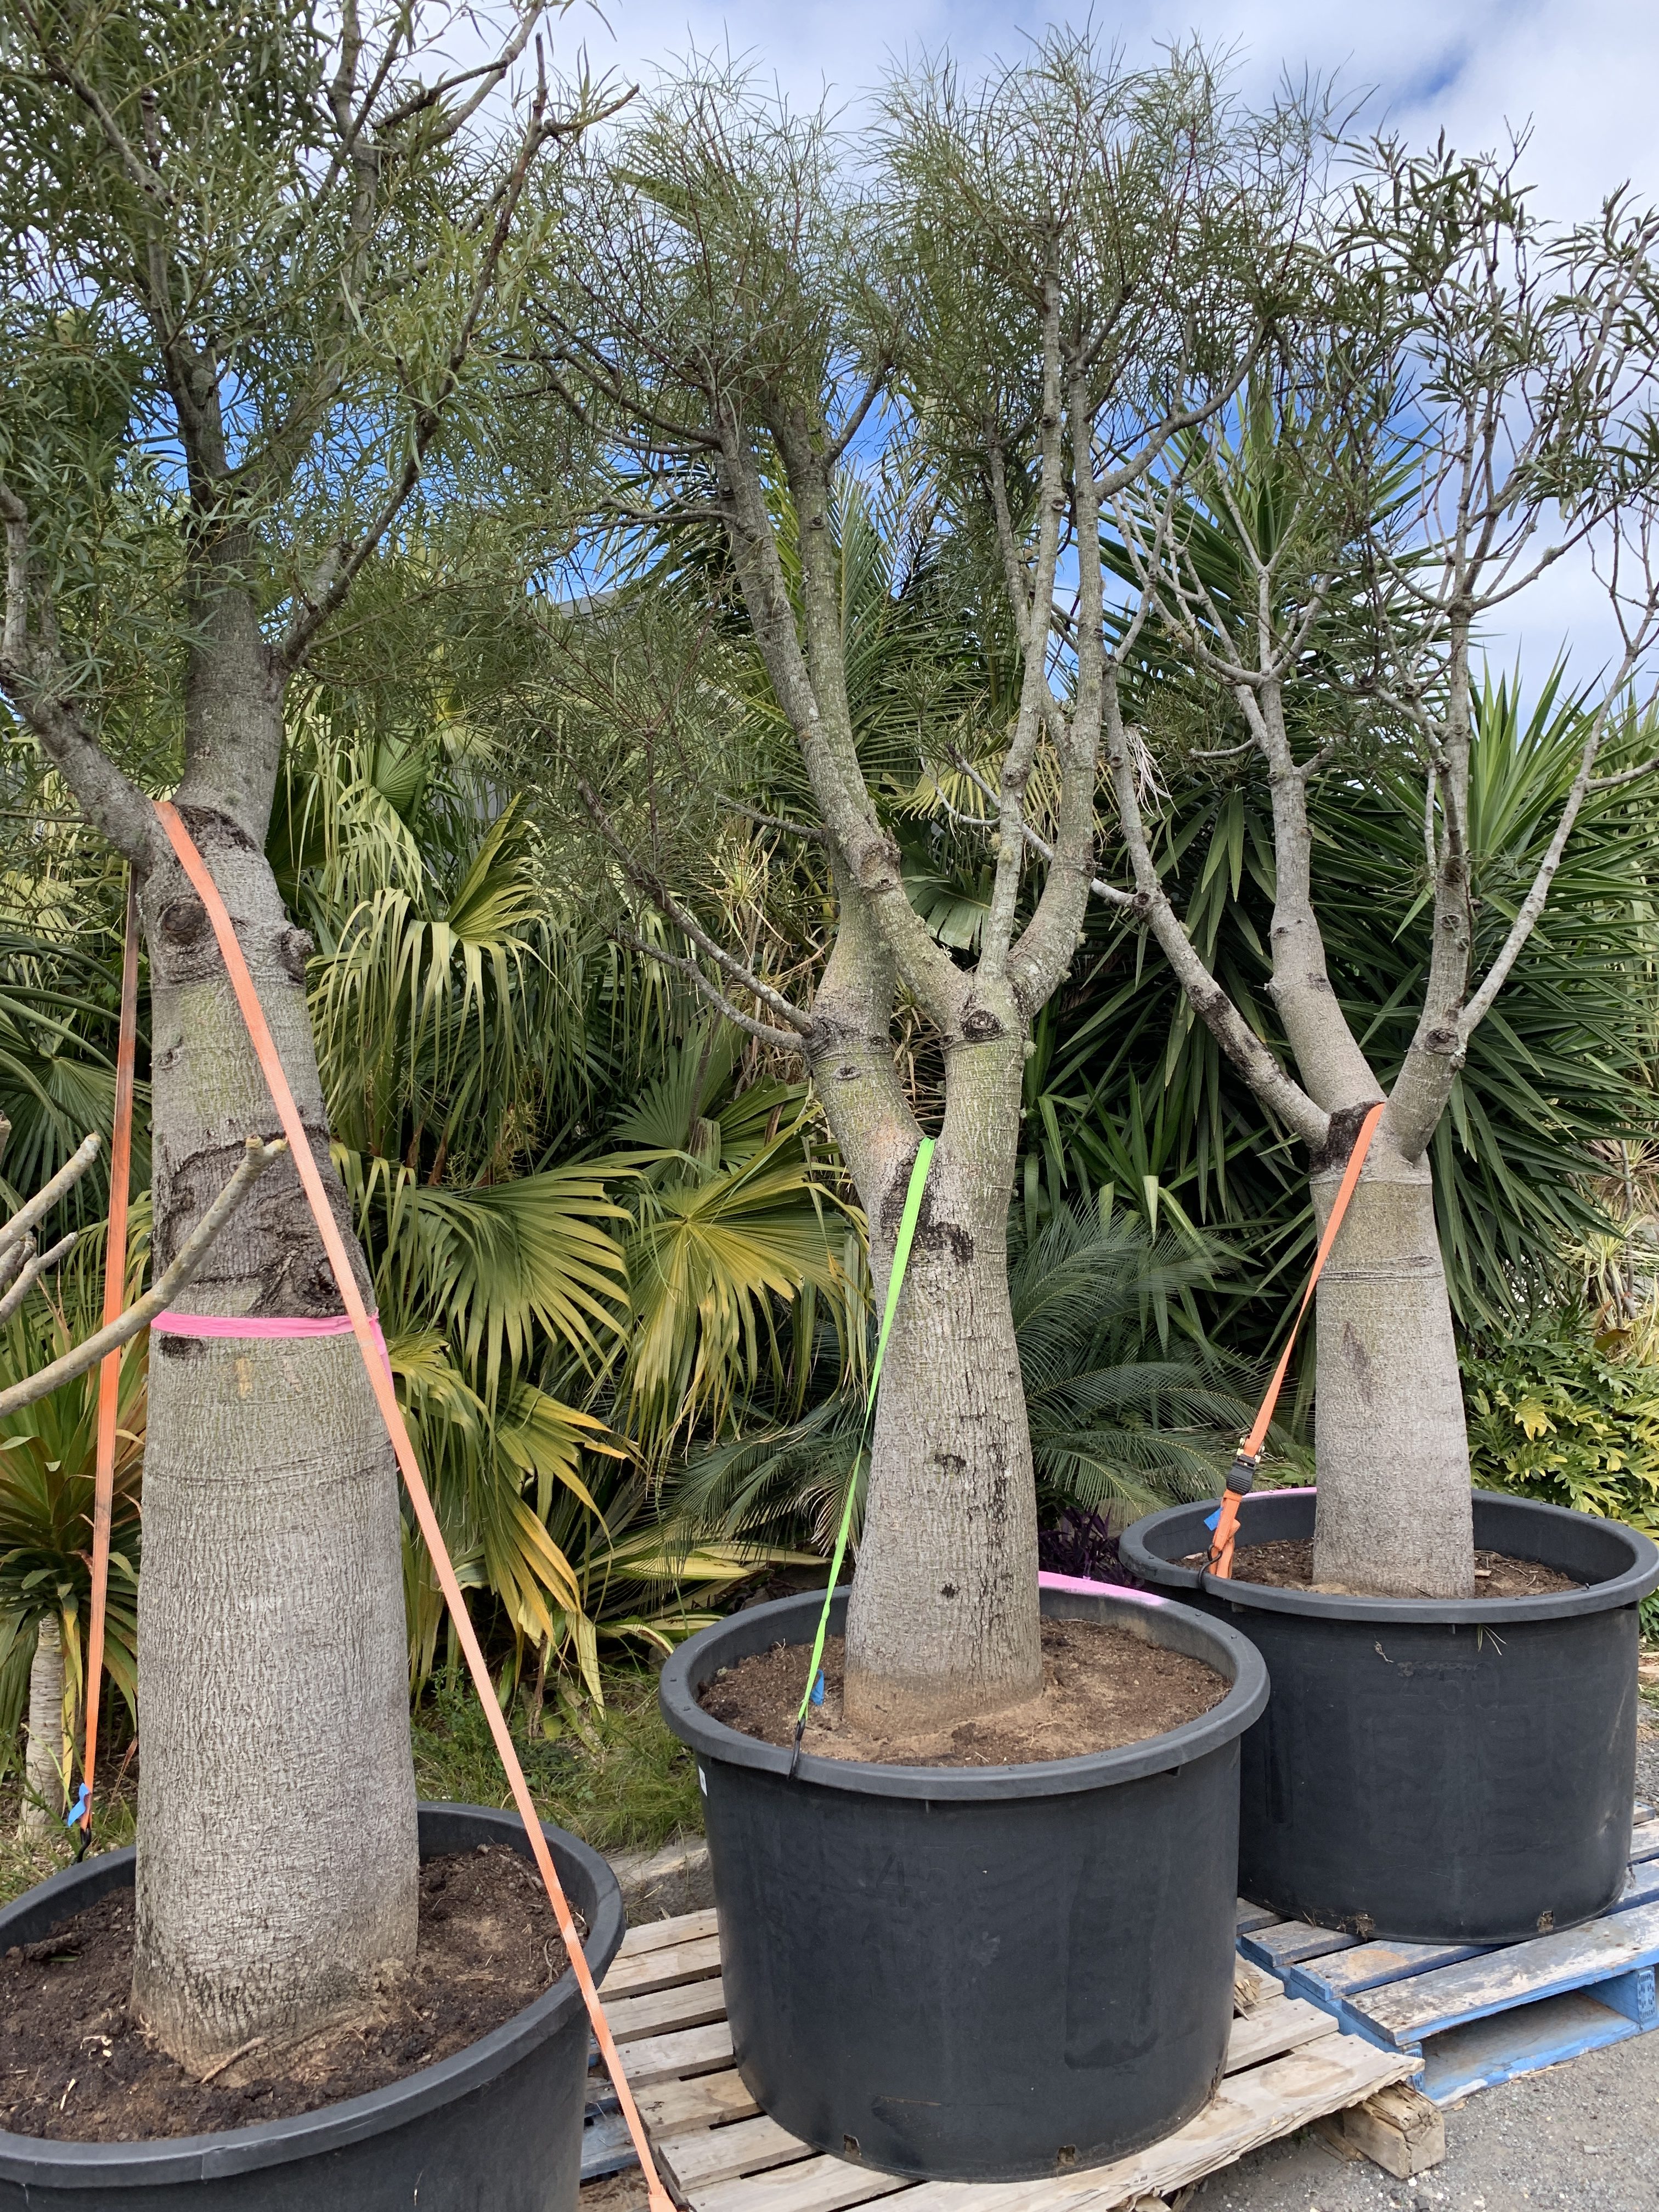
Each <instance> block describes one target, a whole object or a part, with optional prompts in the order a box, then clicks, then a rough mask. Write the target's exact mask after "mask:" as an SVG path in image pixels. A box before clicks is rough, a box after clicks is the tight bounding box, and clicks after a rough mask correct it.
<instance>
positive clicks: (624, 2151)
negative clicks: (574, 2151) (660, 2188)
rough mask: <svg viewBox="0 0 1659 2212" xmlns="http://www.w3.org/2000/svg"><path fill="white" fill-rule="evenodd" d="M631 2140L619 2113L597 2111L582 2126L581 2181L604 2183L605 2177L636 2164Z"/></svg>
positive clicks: (636, 2157)
mask: <svg viewBox="0 0 1659 2212" xmlns="http://www.w3.org/2000/svg"><path fill="white" fill-rule="evenodd" d="M639 2162H640V2160H639V2154H638V2152H637V2151H635V2148H634V2138H633V2136H630V2135H629V2132H628V2123H627V2121H626V2120H625V2119H623V2116H622V2114H621V2113H620V2112H596V2113H594V2114H593V2115H592V2118H589V2119H588V2120H586V2122H584V2124H583V2126H582V2163H581V2178H582V2179H583V2180H584V2181H603V2180H604V2179H605V2176H606V2175H607V2174H611V2173H622V2172H625V2171H626V2170H627V2168H628V2167H629V2166H637V2165H638V2164H639Z"/></svg>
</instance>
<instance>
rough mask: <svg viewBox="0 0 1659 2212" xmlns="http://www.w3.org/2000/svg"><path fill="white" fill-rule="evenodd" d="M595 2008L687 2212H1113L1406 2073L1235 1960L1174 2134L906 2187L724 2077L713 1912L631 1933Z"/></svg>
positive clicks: (727, 2072)
mask: <svg viewBox="0 0 1659 2212" xmlns="http://www.w3.org/2000/svg"><path fill="white" fill-rule="evenodd" d="M604 1995H605V2015H606V2017H607V2019H608V2020H609V2021H610V2022H611V2033H612V2034H613V2035H615V2037H616V2039H617V2043H618V2044H619V2045H621V2047H622V2055H623V2062H624V2063H625V2064H626V2066H627V2068H628V2075H629V2081H630V2082H631V2083H632V2085H633V2088H634V2093H635V2097H636V2098H637V2100H638V2101H639V2107H640V2112H641V2117H642V2118H643V2119H644V2121H645V2124H646V2126H647V2128H648V2129H649V2130H650V2133H651V2138H652V2142H653V2146H654V2147H655V2149H656V2152H657V2155H658V2158H659V2162H660V2164H661V2166H662V2168H663V2172H664V2179H665V2180H666V2181H667V2183H668V2185H669V2186H670V2187H671V2189H672V2190H673V2191H674V2192H675V2193H676V2195H677V2196H678V2198H679V2200H680V2201H681V2203H684V2205H686V2206H688V2207H690V2212H842V2208H844V2207H850V2206H853V2205H859V2204H867V2203H872V2202H873V2201H874V2200H875V2199H876V2198H877V2197H894V2198H896V2199H899V2200H902V2212H1082V2208H1083V2207H1085V2206H1086V2207H1087V2208H1088V2212H1112V2208H1113V2207H1115V2206H1120V2205H1132V2204H1133V2203H1136V2202H1137V2200H1139V2199H1140V2198H1142V2197H1148V2196H1152V2197H1159V2196H1163V2195H1164V2194H1166V2193H1168V2192H1171V2191H1176V2190H1178V2189H1181V2188H1183V2187H1184V2186H1185V2185H1187V2184H1188V2182H1191V2181H1197V2180H1200V2179H1202V2177H1203V2176H1204V2175H1206V2174H1207V2173H1213V2172H1217V2171H1218V2169H1219V2168H1221V2167H1223V2166H1231V2164H1232V2163H1233V2161H1234V2160H1235V2159H1237V2158H1242V2157H1243V2154H1244V2153H1245V2152H1246V2151H1249V2150H1254V2149H1255V2148H1257V2146H1258V2145H1260V2144H1261V2143H1266V2142H1273V2141H1274V2140H1276V2139H1277V2138H1278V2137H1279V2136H1287V2135H1290V2134H1291V2133H1293V2132H1294V2131H1295V2130H1297V2128H1303V2127H1306V2126H1307V2125H1308V2124H1310V2122H1311V2121H1313V2120H1316V2119H1318V2118H1321V2117H1322V2115H1324V2114H1326V2113H1330V2112H1340V2111H1342V2110H1343V2109H1344V2108H1345V2107H1346V2106H1352V2105H1357V2104H1359V2103H1361V2102H1363V2101H1364V2100H1365V2099H1367V2098H1369V2097H1371V2096H1373V2095H1374V2094H1375V2093H1376V2092H1377V2091H1379V2090H1381V2089H1383V2088H1386V2087H1389V2085H1391V2084H1393V2083H1395V2082H1400V2081H1406V2080H1407V2078H1408V2077H1409V2076H1410V2075H1412V2074H1413V2073H1414V2072H1415V2070H1416V2068H1417V2065H1418V2061H1417V2059H1416V2058H1415V2057H1409V2056H1407V2055H1406V2054H1405V2053H1403V2052H1401V2051H1383V2050H1382V2049H1379V2048H1378V2046H1377V2045H1376V2044H1375V2043H1373V2042H1370V2041H1368V2040H1366V2039H1364V2038H1363V2037H1359V2036H1356V2035H1349V2034H1344V2033H1341V2032H1340V2028H1339V2026H1338V2023H1337V2022H1336V2021H1334V2019H1333V2018H1332V2017H1331V2015H1330V2014H1329V2013H1328V2012H1327V2011H1325V2010H1323V2009H1322V2008H1321V2007H1319V2006H1317V2005H1315V2004H1310V2003H1309V2002H1306V2001H1305V2000H1304V1999H1299V1998H1297V1997H1293V1996H1287V1995H1286V1994H1285V1987H1284V1984H1283V1983H1282V1982H1280V1981H1279V1979H1278V1978H1276V1977H1274V1976H1273V1975H1272V1974H1269V1973H1266V1972H1262V1971H1261V1970H1260V1969H1259V1968H1257V1967H1255V1966H1252V1965H1250V1964H1249V1962H1247V1961H1245V1960H1240V1962H1239V1973H1238V1977H1237V1981H1236V1983H1235V1987H1234V1999H1235V2018H1234V2021H1233V2032H1232V2039H1231V2044H1230V2045H1229V2046H1228V2052H1227V2066H1226V2076H1225V2080H1224V2081H1223V2083H1222V2087H1221V2091H1220V2093H1219V2095H1218V2097H1217V2098H1216V2099H1215V2100H1213V2102H1212V2103H1211V2104H1210V2105H1209V2106H1206V2109H1205V2110H1204V2111H1203V2112H1200V2114H1199V2116H1198V2118H1196V2119H1194V2120H1190V2121H1188V2124H1187V2125H1186V2126H1185V2127H1184V2128H1182V2129H1180V2130H1177V2132H1176V2134H1174V2135H1172V2136H1167V2137H1166V2138H1165V2139H1164V2142H1160V2143H1156V2144H1154V2145H1153V2146H1152V2148H1150V2149H1148V2150H1144V2151H1140V2152H1139V2153H1137V2154H1136V2155H1135V2156H1133V2158H1126V2159H1120V2160H1117V2161H1116V2162H1115V2164H1114V2165H1111V2166H1097V2167H1094V2168H1093V2169H1091V2171H1089V2172H1083V2173H1077V2174H1071V2175H1067V2176H1066V2177H1065V2178H1063V2179H1052V2180H1044V2181H1036V2182H999V2183H992V2184H984V2185H970V2184H968V2183H963V2182H907V2181H903V2180H901V2179H899V2178H898V2177H897V2176H896V2175H893V2174H887V2173H878V2172H873V2171H872V2169H871V2168H869V2167H868V2166H857V2165H854V2164H852V2163H850V2162H848V2160H843V2159H839V2158H826V2157H823V2156H820V2155H819V2154H817V2152H815V2151H814V2150H813V2149H811V2147H810V2146H809V2145H808V2144H806V2143H804V2142H800V2141H799V2139H798V2138H797V2137H796V2136H792V2135H791V2134H789V2133H788V2131H787V2130H786V2129H783V2128H781V2127H779V2126H778V2125H777V2124H776V2123H775V2121H773V2120H769V2119H768V2118H766V2116H765V2114H764V2113H763V2112H761V2111H760V2110H759V2108H758V2107H757V2105H756V2103H755V2100H754V2099H753V2098H752V2097H751V2096H750V2093H749V2092H748V2090H747V2089H746V2088H745V2087H744V2083H743V2081H742V2079H741V2077H740V2076H739V2075H738V2071H737V2069H736V2067H735V2066H734V2064H733V2063H732V2032H731V2029H730V2027H728V2025H727V2023H726V2004H725V1997H724V1993H723V1990H722V1988H721V1984H720V1936H719V1933H718V1929H717V1924H716V1922H715V1917H714V1914H713V1913H712V1912H694V1913H689V1914H687V1915H685V1916H684V1917H682V1918H680V1919H678V1920H663V1921H658V1922H657V1923H654V1924H653V1925H647V1926H645V1927H641V1928H635V1929H629V1933H628V1935H627V1936H626V1938H625V1939H624V1941H623V1947H622V1949H621V1950H620V1951H619V1952H618V1953H617V1959H616V1962H615V1964H614V1965H613V1966H611V1971H610V1972H609V1974H608V1975H607V1976H606V1977H605V1985H604ZM623 2163H625V2159H623V2158H622V2157H618V2158H617V2159H616V2160H615V2161H614V2163H613V2164H612V2165H611V2166H609V2167H606V2168H605V2169H603V2170H605V2171H616V2170H617V2167H618V2166H621V2165H622V2164H623ZM595 2170H596V2171H598V2170H600V2169H599V2168H597V2167H596V2168H595ZM895 2212H901V2208H900V2207H899V2206H896V2208H895Z"/></svg>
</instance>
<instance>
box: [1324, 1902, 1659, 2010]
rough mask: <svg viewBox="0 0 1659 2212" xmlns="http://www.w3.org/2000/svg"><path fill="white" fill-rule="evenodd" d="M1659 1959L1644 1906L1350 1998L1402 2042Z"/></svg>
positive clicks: (1653, 1916) (1657, 1928)
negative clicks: (1557, 1934)
mask: <svg viewBox="0 0 1659 2212" xmlns="http://www.w3.org/2000/svg"><path fill="white" fill-rule="evenodd" d="M1655 1960H1659V1905H1637V1906H1636V1907H1635V1908H1634V1909H1633V1910H1632V1911H1629V1912H1614V1913H1611V1914H1609V1915H1608V1916H1607V1918H1606V1919H1604V1920H1592V1921H1591V1922H1590V1923H1589V1924H1588V1926H1586V1927H1583V1928H1569V1929H1564V1930H1563V1931H1562V1932H1561V1934H1559V1936H1534V1937H1533V1939H1532V1940H1531V1942H1526V1943H1510V1944H1509V1945H1507V1946H1506V1947H1505V1948H1504V1949H1503V1950H1501V1951H1488V1952H1486V1954H1484V1956H1482V1957H1480V1958H1479V1959H1466V1960H1464V1961H1463V1963H1462V1965H1461V1966H1442V1967H1440V1968H1439V1969H1438V1971H1437V1972H1434V1973H1431V1974H1418V1975H1415V1976H1414V1977H1413V1978H1412V1979H1411V1980H1410V1981H1407V1982H1391V1983H1389V1984H1386V1985H1385V1986H1384V1987H1383V1988H1382V1989H1377V1990H1369V1991H1367V1992H1366V1993H1365V1994H1364V1996H1358V1997H1354V1998H1352V2000H1351V2002H1352V2007H1353V2009H1354V2011H1355V2012H1356V2013H1358V2014H1361V2015H1364V2018H1365V2019H1367V2020H1368V2021H1370V2022H1371V2024H1372V2025H1373V2027H1376V2029H1377V2031H1378V2032H1379V2033H1382V2034H1383V2035H1385V2036H1387V2037H1389V2039H1390V2040H1392V2041H1393V2042H1394V2043H1395V2044H1396V2045H1403V2044H1406V2043H1414V2042H1418V2041H1420V2040H1421V2039H1422V2038H1423V2037H1424V2036H1425V2035H1435V2034H1437V2033H1440V2031H1441V2030H1442V2029H1444V2028H1449V2027H1460V2026H1462V2025H1463V2024H1465V2023H1466V2022H1468V2021H1472V2020H1481V2019H1484V2018H1485V2017H1486V2015H1487V2014H1489V2013H1496V2012H1505V2011H1507V2010H1508V2009H1509V2008H1510V2007H1511V2006H1513V2005H1518V2004H1526V2003H1528V2002H1532V2001H1534V2000H1535V1999H1537V1998H1540V1997H1548V1996H1560V1995H1561V1994H1562V1993H1563V1992H1564V1991H1565V1990H1576V1989H1583V1987H1584V1986H1585V1984H1588V1983H1593V1982H1599V1981H1602V1980H1605V1979H1606V1978H1607V1977H1608V1976H1610V1975H1613V1974H1621V1973H1627V1972H1630V1970H1631V1969H1632V1967H1633V1966H1651V1965H1652V1964H1653V1963H1654V1961H1655Z"/></svg>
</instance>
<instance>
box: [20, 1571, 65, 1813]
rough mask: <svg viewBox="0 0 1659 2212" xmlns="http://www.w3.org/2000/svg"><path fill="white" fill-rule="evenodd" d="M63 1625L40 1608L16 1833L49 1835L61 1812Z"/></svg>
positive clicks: (62, 1811) (62, 1793)
mask: <svg viewBox="0 0 1659 2212" xmlns="http://www.w3.org/2000/svg"><path fill="white" fill-rule="evenodd" d="M64 1779H65V1773H64V1630H63V1624H62V1622H61V1621H60V1620H58V1615H57V1614H56V1613H42V1614H41V1616H40V1632H39V1634H38V1635H37V1637H36V1638H35V1644H34V1657H33V1660H32V1661H31V1662H30V1665H29V1730H28V1749H27V1753H25V1756H24V1762H23V1814H22V1818H21V1820H19V1822H18V1824H17V1832H18V1833H19V1835H20V1836H22V1837H24V1838H27V1839H28V1840H30V1841H33V1840H34V1839H36V1838H40V1837H43V1836H49V1835H51V1834H52V1832H53V1831H54V1830H55V1829H56V1828H57V1827H58V1825H59V1823H60V1822H61V1821H62V1820H63V1817H64Z"/></svg>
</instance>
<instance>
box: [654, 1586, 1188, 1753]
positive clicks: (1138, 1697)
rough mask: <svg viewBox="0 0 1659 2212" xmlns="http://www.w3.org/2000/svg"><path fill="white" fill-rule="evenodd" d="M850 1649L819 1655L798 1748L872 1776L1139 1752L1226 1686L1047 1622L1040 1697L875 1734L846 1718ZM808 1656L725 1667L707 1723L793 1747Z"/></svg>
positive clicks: (1169, 1654) (1137, 1643)
mask: <svg viewBox="0 0 1659 2212" xmlns="http://www.w3.org/2000/svg"><path fill="white" fill-rule="evenodd" d="M845 1650H846V1646H845V1644H844V1643H843V1641H842V1638H840V1637H831V1638H829V1641H828V1642H827V1643H826V1644H825V1645H824V1650H823V1676H824V1696H823V1704H822V1705H813V1706H811V1707H810V1708H809V1709H808V1713H807V1723H806V1734H805V1739H804V1741H803V1748H804V1749H805V1750H807V1751H809V1752H811V1753H812V1754H813V1756H814V1757H815V1758H818V1759H858V1760H864V1761H867V1762H869V1763H870V1764H871V1765H878V1766H1027V1765H1035V1764H1036V1763H1037V1762H1039V1761H1041V1760H1044V1759H1077V1758H1081V1757H1083V1756H1085V1755H1086V1754H1087V1753H1091V1752H1099V1751H1116V1750H1118V1749H1119V1748H1120V1747H1121V1746H1123V1745H1124V1744H1130V1743H1144V1742H1145V1741H1146V1740H1147V1739H1148V1737H1151V1736H1155V1735H1163V1734H1164V1732H1165V1731H1166V1730H1167V1729H1176V1728H1180V1727H1182V1725H1184V1723H1187V1722H1188V1721H1194V1720H1197V1719H1198V1718H1199V1717H1200V1714H1203V1713H1207V1712H1208V1711H1210V1710H1211V1709H1212V1706H1215V1705H1219V1704H1220V1703H1221V1701H1222V1699H1224V1698H1225V1696H1226V1694H1227V1692H1228V1690H1229V1688H1230V1687H1231V1684H1229V1683H1228V1682H1226V1681H1225V1680H1223V1679H1222V1677H1221V1676H1220V1675H1219V1674H1217V1673H1216V1671H1215V1669H1214V1668H1212V1667H1206V1665H1205V1663H1204V1662H1203V1661H1202V1660H1201V1659H1194V1658H1190V1657H1189V1656H1188V1655H1187V1653H1185V1652H1184V1651H1174V1650H1169V1649H1167V1648H1165V1647H1164V1646H1161V1645H1158V1644H1149V1643H1147V1642H1146V1641H1145V1639H1144V1638H1140V1637H1138V1636H1133V1635H1131V1634H1130V1633H1129V1632H1127V1630H1126V1629H1121V1628H1114V1627H1112V1626H1109V1624H1108V1623H1106V1622H1104V1621H1095V1620H1054V1619H1050V1620H1044V1622H1043V1624H1042V1671H1043V1676H1044V1681H1043V1688H1042V1695H1041V1697H1038V1698H1033V1699H1031V1700H1030V1702H1029V1703H1027V1704H1024V1705H1012V1706H1009V1707H1007V1708H1006V1710H1005V1711H1001V1712H999V1713H990V1714H987V1715H986V1716H985V1717H983V1718H981V1719H977V1720H972V1721H967V1722H964V1723H963V1724H962V1725H961V1726H960V1727H957V1728H955V1729H932V1730H916V1731H914V1732H910V1733H908V1734H901V1733H889V1734H885V1735H873V1734H871V1733H870V1732H868V1731H867V1730H865V1729H855V1728H853V1727H851V1726H850V1725H849V1724H848V1722H847V1720H846V1718H845V1717H844V1715H843V1713H842V1676H843V1669H844V1664H845ZM810 1656H811V1650H810V1647H809V1646H808V1645H806V1644H775V1645H774V1646H773V1647H772V1649H771V1650H768V1651H757V1652H754V1653H751V1654H750V1656H749V1657H748V1658H746V1659H741V1660H739V1661H738V1663H737V1664H736V1665H735V1666H733V1667H730V1668H722V1669H721V1670H720V1673H719V1674H716V1675H715V1676H714V1678H713V1679H712V1680H710V1681H708V1683H706V1684H705V1685H704V1686H703V1687H702V1689H701V1690H700V1691H699V1692H698V1693H697V1702H698V1704H699V1705H701V1706H702V1709H703V1711H705V1712H706V1713H707V1714H708V1716H709V1717H710V1719H711V1720H717V1721H723V1722H724V1723H725V1724H726V1727H727V1728H732V1729H739V1730H740V1731H741V1732H742V1733H743V1734H744V1735H750V1736H756V1737H758V1738H759V1740H760V1741H762V1742H763V1743H773V1744H778V1745H781V1746H787V1745H790V1744H792V1743H793V1741H794V1735H795V1716H796V1714H797V1713H798V1712H799V1711H800V1701H801V1695H802V1692H804V1691H805V1687H806V1668H807V1662H808V1660H809V1658H810Z"/></svg>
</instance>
